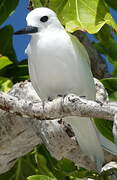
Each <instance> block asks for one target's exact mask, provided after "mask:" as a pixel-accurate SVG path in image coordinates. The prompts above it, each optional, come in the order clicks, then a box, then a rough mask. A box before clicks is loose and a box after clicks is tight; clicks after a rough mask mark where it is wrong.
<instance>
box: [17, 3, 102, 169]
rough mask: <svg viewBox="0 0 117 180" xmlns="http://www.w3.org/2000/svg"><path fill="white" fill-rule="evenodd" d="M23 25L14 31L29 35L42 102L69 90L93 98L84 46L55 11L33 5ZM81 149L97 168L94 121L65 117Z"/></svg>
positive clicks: (99, 150)
mask: <svg viewBox="0 0 117 180" xmlns="http://www.w3.org/2000/svg"><path fill="white" fill-rule="evenodd" d="M26 21H27V27H26V28H24V29H22V30H19V31H17V32H15V34H29V35H31V36H32V38H31V40H30V42H29V44H28V46H27V48H26V53H27V55H28V67H29V74H30V79H31V82H32V85H33V87H34V89H35V91H36V92H37V94H38V95H39V97H40V98H41V100H42V101H45V100H47V99H48V98H52V99H54V98H56V97H57V96H58V95H62V96H64V95H66V94H69V93H73V94H76V95H78V96H85V98H86V99H89V100H95V96H96V90H95V85H94V80H93V75H92V72H91V68H90V60H89V56H88V53H87V51H86V49H85V47H84V46H83V45H82V44H81V43H80V41H79V40H78V39H77V38H76V37H75V36H74V35H72V34H70V33H68V32H66V30H65V29H64V27H63V25H62V24H61V22H60V21H59V19H58V17H57V15H56V13H55V12H54V11H53V10H51V9H49V8H46V7H40V8H35V9H34V10H32V11H31V12H29V13H28V15H27V17H26ZM64 120H65V121H66V122H68V123H69V124H70V125H71V126H72V128H73V131H74V133H75V136H76V139H77V141H78V144H79V145H80V148H81V150H82V151H83V152H84V154H85V155H87V156H88V157H89V158H90V159H91V160H92V161H94V162H95V163H96V165H97V169H100V168H101V166H102V164H103V163H104V153H103V149H102V147H101V143H100V138H99V136H98V133H97V129H96V126H95V123H94V121H93V119H92V118H90V117H77V116H71V117H65V118H64Z"/></svg>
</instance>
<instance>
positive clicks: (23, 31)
mask: <svg viewBox="0 0 117 180" xmlns="http://www.w3.org/2000/svg"><path fill="white" fill-rule="evenodd" d="M36 32H38V27H34V26H27V27H25V28H24V29H21V30H19V31H16V32H15V33H14V34H15V35H19V34H32V33H36Z"/></svg>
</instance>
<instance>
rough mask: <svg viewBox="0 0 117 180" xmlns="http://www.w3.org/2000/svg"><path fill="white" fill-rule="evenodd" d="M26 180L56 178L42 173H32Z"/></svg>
mask: <svg viewBox="0 0 117 180" xmlns="http://www.w3.org/2000/svg"><path fill="white" fill-rule="evenodd" d="M27 180H56V178H51V177H49V176H44V175H34V176H30V177H28V178H27Z"/></svg>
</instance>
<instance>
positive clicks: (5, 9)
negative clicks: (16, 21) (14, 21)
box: [0, 0, 19, 24]
mask: <svg viewBox="0 0 117 180" xmlns="http://www.w3.org/2000/svg"><path fill="white" fill-rule="evenodd" d="M18 2H19V0H10V1H9V0H0V14H1V16H0V24H2V23H3V22H4V21H5V20H6V19H7V17H8V16H9V15H10V14H11V13H13V11H14V10H15V8H16V7H17V5H18Z"/></svg>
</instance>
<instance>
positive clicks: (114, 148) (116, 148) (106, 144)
mask: <svg viewBox="0 0 117 180" xmlns="http://www.w3.org/2000/svg"><path fill="white" fill-rule="evenodd" d="M98 134H99V138H100V142H101V145H102V147H103V148H104V149H105V150H106V151H108V152H110V153H112V154H114V155H117V145H116V144H114V143H113V142H112V141H110V140H108V139H107V138H105V137H104V136H103V135H102V134H101V133H100V132H99V130H98Z"/></svg>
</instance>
